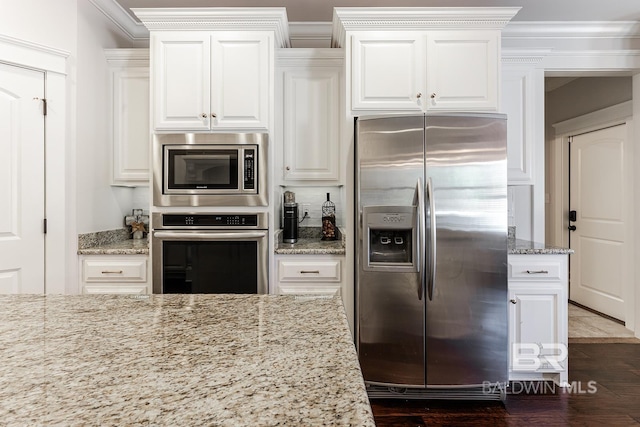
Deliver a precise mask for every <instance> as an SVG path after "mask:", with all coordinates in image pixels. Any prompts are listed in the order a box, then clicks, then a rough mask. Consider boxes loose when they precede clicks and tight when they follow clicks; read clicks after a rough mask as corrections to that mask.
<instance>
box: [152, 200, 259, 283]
mask: <svg viewBox="0 0 640 427" xmlns="http://www.w3.org/2000/svg"><path fill="white" fill-rule="evenodd" d="M151 226H152V228H153V230H152V240H151V241H152V246H151V250H152V251H153V257H152V258H153V293H156V294H162V293H194V294H195V293H199V294H209V293H234V294H238V293H247V294H255V293H258V294H266V293H267V291H268V287H267V283H268V276H267V269H268V231H267V229H268V223H267V213H266V212H258V213H233V214H231V213H223V214H203V213H158V212H156V213H153V214H152V217H151Z"/></svg>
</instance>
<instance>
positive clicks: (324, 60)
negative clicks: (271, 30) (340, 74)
mask: <svg viewBox="0 0 640 427" xmlns="http://www.w3.org/2000/svg"><path fill="white" fill-rule="evenodd" d="M343 65H344V49H334V48H296V49H277V50H276V66H278V67H286V66H314V67H322V66H324V67H333V66H337V67H341V66H343Z"/></svg>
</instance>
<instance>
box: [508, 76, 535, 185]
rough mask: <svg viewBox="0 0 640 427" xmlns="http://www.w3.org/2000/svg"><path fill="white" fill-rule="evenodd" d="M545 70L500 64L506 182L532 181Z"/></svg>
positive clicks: (523, 182)
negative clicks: (505, 120)
mask: <svg viewBox="0 0 640 427" xmlns="http://www.w3.org/2000/svg"><path fill="white" fill-rule="evenodd" d="M543 74H544V71H542V70H536V69H534V68H533V67H532V66H520V65H517V64H503V68H502V90H501V102H500V109H501V110H502V112H503V113H505V114H507V117H508V120H507V164H508V182H509V184H511V185H518V184H521V185H522V184H533V183H534V177H533V145H534V141H536V135H539V134H541V133H542V132H543V130H544V125H543V124H542V123H538V121H540V120H541V119H542V117H544V114H543V113H541V112H540V113H537V111H536V110H538V111H540V110H542V109H543V107H542V100H540V99H539V96H538V93H539V94H540V95H541V96H542V98H544V92H543V91H544V75H543ZM538 117H540V118H538Z"/></svg>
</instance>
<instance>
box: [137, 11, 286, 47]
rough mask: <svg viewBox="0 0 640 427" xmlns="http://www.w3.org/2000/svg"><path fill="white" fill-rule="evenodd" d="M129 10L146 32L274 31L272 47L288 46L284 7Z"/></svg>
mask: <svg viewBox="0 0 640 427" xmlns="http://www.w3.org/2000/svg"><path fill="white" fill-rule="evenodd" d="M131 11H132V12H133V13H134V14H135V15H136V16H137V17H138V18H139V19H140V21H142V23H143V24H144V26H145V27H147V29H149V30H150V31H155V30H169V31H170V30H229V31H245V30H265V31H273V32H274V34H275V41H276V47H290V46H291V42H290V41H289V24H288V22H287V10H286V9H285V8H284V7H189V8H183V7H172V8H149V9H147V8H134V9H131Z"/></svg>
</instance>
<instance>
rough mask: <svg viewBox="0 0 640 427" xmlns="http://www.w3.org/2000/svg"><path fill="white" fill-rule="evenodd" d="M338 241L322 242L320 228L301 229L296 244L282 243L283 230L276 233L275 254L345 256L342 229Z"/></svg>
mask: <svg viewBox="0 0 640 427" xmlns="http://www.w3.org/2000/svg"><path fill="white" fill-rule="evenodd" d="M339 231H340V237H339V238H338V239H337V240H328V241H327V240H320V239H321V237H322V229H321V228H320V227H300V228H299V229H298V241H297V242H296V243H284V242H282V230H278V231H276V248H275V253H276V254H281V255H344V254H345V252H346V251H345V236H344V234H343V233H342V230H341V229H340V230H339Z"/></svg>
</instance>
